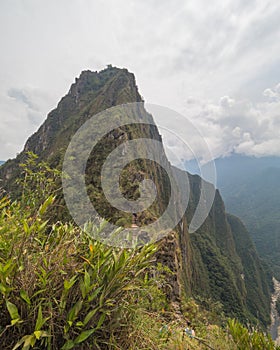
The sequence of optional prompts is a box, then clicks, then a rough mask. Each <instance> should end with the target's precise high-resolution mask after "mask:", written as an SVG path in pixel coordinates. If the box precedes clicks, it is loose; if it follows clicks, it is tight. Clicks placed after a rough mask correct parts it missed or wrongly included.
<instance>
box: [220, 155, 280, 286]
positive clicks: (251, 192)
mask: <svg viewBox="0 0 280 350" xmlns="http://www.w3.org/2000/svg"><path fill="white" fill-rule="evenodd" d="M216 167H217V174H218V188H219V189H220V191H221V193H222V195H223V197H224V199H225V204H226V208H227V210H228V211H229V212H231V213H233V214H235V215H237V216H238V217H240V218H241V219H242V220H243V222H244V223H245V224H246V226H247V228H248V230H249V232H250V234H251V236H252V238H253V240H254V242H255V244H256V247H257V249H258V252H259V254H260V256H261V257H262V258H263V259H264V260H265V261H266V262H267V263H268V264H269V266H270V267H271V269H272V271H273V273H274V275H275V277H276V278H277V279H278V280H279V279H280V186H279V180H280V157H263V158H255V157H247V156H241V155H234V156H232V157H228V158H223V159H218V160H217V161H216Z"/></svg>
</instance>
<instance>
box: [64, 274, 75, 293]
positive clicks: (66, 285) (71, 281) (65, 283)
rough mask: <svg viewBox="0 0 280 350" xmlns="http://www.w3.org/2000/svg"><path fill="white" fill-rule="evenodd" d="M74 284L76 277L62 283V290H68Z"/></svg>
mask: <svg viewBox="0 0 280 350" xmlns="http://www.w3.org/2000/svg"><path fill="white" fill-rule="evenodd" d="M75 282H76V276H73V277H72V278H71V279H70V280H69V281H68V280H65V281H64V289H65V290H69V289H71V288H72V287H73V285H74V284H75Z"/></svg>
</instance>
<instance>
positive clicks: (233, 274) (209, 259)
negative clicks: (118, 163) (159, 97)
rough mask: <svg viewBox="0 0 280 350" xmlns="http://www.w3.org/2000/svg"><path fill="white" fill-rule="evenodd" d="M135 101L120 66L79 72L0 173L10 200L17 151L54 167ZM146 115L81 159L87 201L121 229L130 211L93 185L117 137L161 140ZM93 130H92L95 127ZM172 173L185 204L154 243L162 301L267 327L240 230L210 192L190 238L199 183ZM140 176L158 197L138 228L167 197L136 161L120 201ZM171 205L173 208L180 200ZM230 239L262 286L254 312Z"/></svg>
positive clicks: (155, 171) (155, 170) (159, 172)
mask: <svg viewBox="0 0 280 350" xmlns="http://www.w3.org/2000/svg"><path fill="white" fill-rule="evenodd" d="M141 101H142V98H141V96H140V94H139V93H138V89H137V86H136V84H135V78H134V75H133V74H131V73H129V72H128V71H127V70H126V69H118V68H114V67H108V68H107V69H105V70H103V71H101V72H90V71H84V72H82V74H81V76H80V78H78V79H76V81H75V83H74V84H72V86H71V88H70V91H69V93H68V94H67V95H66V96H65V97H63V98H62V100H61V101H60V102H59V104H58V106H57V108H56V109H54V110H53V111H51V112H50V113H49V115H48V117H47V119H46V121H45V122H44V123H43V124H42V126H41V127H40V128H39V130H38V131H37V132H36V133H35V134H33V135H32V136H31V137H30V138H29V139H28V140H27V142H26V145H25V147H24V151H23V152H22V153H20V154H19V155H18V156H17V158H16V159H15V160H9V161H8V162H7V163H6V164H4V165H3V166H2V167H1V168H0V179H2V180H3V187H4V188H5V190H7V191H8V192H10V193H11V195H12V196H14V197H16V196H17V195H18V187H17V185H16V183H15V179H16V178H17V177H18V176H20V170H19V167H18V165H19V163H21V162H22V161H23V160H24V158H25V152H27V151H33V152H34V153H36V154H38V156H39V158H40V159H42V160H46V161H48V162H50V163H51V165H53V166H58V167H61V164H62V160H63V157H64V153H65V151H66V148H67V146H68V144H69V142H70V140H71V137H72V136H73V135H74V133H75V132H76V131H77V130H78V129H79V127H80V126H81V125H83V123H84V122H85V121H86V120H88V119H89V118H90V117H91V116H93V115H96V114H97V113H98V112H100V111H102V110H105V109H107V108H109V107H112V106H117V105H120V104H125V103H130V102H141ZM148 118H150V119H149V120H150V125H147V124H139V125H129V124H128V125H127V126H125V127H121V128H117V129H116V130H113V131H112V132H110V133H109V134H108V135H106V137H104V138H103V139H102V140H101V141H100V142H99V144H97V145H96V147H95V148H94V149H93V151H92V153H91V155H90V158H89V160H88V166H87V175H86V179H87V185H88V193H89V195H90V197H91V199H92V201H93V202H94V203H95V205H96V207H97V209H98V212H99V213H100V214H102V215H104V216H105V217H106V219H108V220H109V221H110V220H111V221H112V222H114V223H118V224H121V225H123V226H126V225H130V224H131V214H129V213H124V212H120V211H117V210H115V209H114V208H112V207H111V206H110V205H109V204H108V203H107V202H106V198H105V197H104V194H103V193H102V186H101V182H100V167H101V166H102V164H103V162H104V160H105V159H106V157H107V155H108V154H110V152H111V151H112V150H113V149H114V148H115V147H117V146H119V145H121V144H122V143H123V141H124V140H133V139H137V138H148V139H153V140H157V141H161V136H160V134H159V132H158V129H157V127H156V126H155V125H154V122H153V120H152V117H148ZM96 127H97V128H98V123H97V125H96ZM160 151H161V152H162V159H163V163H164V164H165V166H166V167H167V168H171V165H170V164H169V162H168V160H167V158H166V156H165V152H164V149H163V146H161V150H160ZM172 169H173V173H174V174H175V176H176V178H177V180H178V182H180V183H181V184H182V185H184V183H185V184H186V185H187V182H189V184H190V203H189V206H188V209H187V211H186V213H185V215H184V216H183V218H182V220H181V222H180V223H179V224H178V225H177V227H176V228H175V229H174V230H173V232H171V233H170V234H169V235H168V236H167V237H166V238H164V239H163V240H162V242H161V245H162V248H161V250H160V251H159V253H158V261H159V262H162V263H163V264H165V265H167V266H169V267H170V268H171V270H172V271H173V272H174V275H172V276H170V277H168V278H169V281H168V282H169V283H170V285H171V286H172V290H171V291H169V297H170V299H172V300H178V299H180V297H181V296H182V295H183V294H186V295H188V296H190V295H193V296H196V295H200V296H201V297H203V298H207V299H208V298H211V299H212V300H215V301H220V302H221V303H222V304H223V306H224V311H225V313H226V314H227V315H230V316H235V317H238V318H239V319H241V320H242V321H244V322H245V321H246V320H248V319H249V320H251V321H252V320H256V319H257V318H258V319H259V320H260V321H261V323H262V324H263V325H267V324H268V323H269V311H270V309H269V307H270V300H269V297H270V296H269V288H268V285H267V278H266V276H265V272H264V270H263V269H262V266H261V262H260V261H259V258H258V256H257V254H256V253H255V250H254V246H253V245H251V241H250V238H249V237H248V233H247V231H246V230H243V229H242V230H241V231H239V230H237V228H236V227H238V225H234V224H233V223H232V220H231V219H229V218H228V217H227V215H226V212H225V207H224V203H223V201H222V198H221V196H220V194H219V192H218V191H216V196H215V201H214V204H213V207H212V209H211V211H210V213H209V215H208V217H207V219H206V220H205V222H204V224H203V225H202V226H201V227H200V228H199V229H198V230H197V231H196V232H194V233H191V234H190V233H189V231H188V223H189V222H190V221H191V218H192V217H193V214H194V210H195V208H196V206H197V203H198V200H199V197H200V188H201V181H202V180H201V178H200V177H198V176H193V175H190V174H187V173H186V172H183V171H181V170H179V169H176V168H172ZM147 177H148V178H152V179H153V180H154V183H155V185H156V187H157V193H158V197H157V200H156V201H155V203H153V205H151V206H150V207H149V208H148V209H147V210H146V211H144V212H143V213H141V214H139V215H138V218H137V220H138V224H139V225H141V224H147V223H151V222H153V221H155V220H156V218H158V217H159V216H160V215H161V214H162V212H163V211H164V210H165V208H166V206H167V204H168V200H169V197H170V182H169V180H168V176H167V174H166V172H164V171H163V169H162V168H161V167H160V166H159V165H158V164H157V163H155V162H150V161H148V160H137V161H134V162H133V163H132V164H130V165H129V166H128V167H126V168H125V169H124V171H123V173H122V177H121V179H120V183H121V186H122V189H123V193H124V196H125V197H126V198H128V199H133V200H135V199H137V198H138V197H139V191H138V188H139V184H140V182H141V181H142V180H143V179H145V178H147ZM207 186H212V185H210V184H207ZM178 205H179V206H180V198H178ZM233 221H234V220H233ZM235 222H236V221H234V223H235ZM236 230H237V231H236ZM238 234H240V235H241V236H242V237H244V241H246V244H247V246H249V247H250V249H251V250H252V254H251V261H252V264H253V265H254V268H253V269H252V271H253V273H254V274H255V275H256V278H257V279H258V280H262V281H263V286H262V288H261V287H258V290H256V291H255V293H256V294H255V295H256V297H257V298H258V299H260V300H261V304H262V306H263V307H262V309H261V310H257V309H256V305H254V307H253V306H252V307H249V302H250V301H249V300H248V296H251V295H252V288H255V285H253V282H252V281H251V280H249V275H248V274H247V272H246V271H247V266H244V262H245V260H244V255H243V253H242V246H240V245H239V244H237V243H238V242H237V241H236V237H237V235H238ZM244 276H245V277H244ZM244 279H245V280H244Z"/></svg>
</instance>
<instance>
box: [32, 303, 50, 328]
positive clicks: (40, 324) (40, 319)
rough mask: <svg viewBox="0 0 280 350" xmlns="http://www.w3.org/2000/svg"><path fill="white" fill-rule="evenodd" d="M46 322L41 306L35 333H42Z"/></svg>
mask: <svg viewBox="0 0 280 350" xmlns="http://www.w3.org/2000/svg"><path fill="white" fill-rule="evenodd" d="M46 321H47V319H46V318H43V313H42V306H41V305H40V306H39V310H38V316H37V320H36V325H35V331H40V330H41V328H42V327H43V325H44V323H45V322H46Z"/></svg>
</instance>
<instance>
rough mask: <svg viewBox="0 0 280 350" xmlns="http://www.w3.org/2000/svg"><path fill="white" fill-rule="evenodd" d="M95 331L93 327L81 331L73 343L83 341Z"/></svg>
mask: <svg viewBox="0 0 280 350" xmlns="http://www.w3.org/2000/svg"><path fill="white" fill-rule="evenodd" d="M94 332H95V329H94V328H93V329H89V330H87V331H83V332H82V333H81V334H80V335H78V337H77V338H76V339H75V340H74V343H75V344H80V343H82V342H83V341H85V340H86V339H87V338H88V337H90V336H91V335H92V334H93V333H94Z"/></svg>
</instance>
